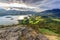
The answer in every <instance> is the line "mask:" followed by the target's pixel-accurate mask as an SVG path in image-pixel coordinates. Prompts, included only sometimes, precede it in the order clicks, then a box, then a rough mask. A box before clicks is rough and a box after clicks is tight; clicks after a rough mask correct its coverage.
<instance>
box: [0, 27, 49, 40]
mask: <svg viewBox="0 0 60 40" xmlns="http://www.w3.org/2000/svg"><path fill="white" fill-rule="evenodd" d="M0 40H48V39H47V38H46V37H45V36H44V35H42V34H39V33H37V32H35V33H34V32H33V29H32V28H29V29H28V28H27V27H10V28H4V29H0Z"/></svg>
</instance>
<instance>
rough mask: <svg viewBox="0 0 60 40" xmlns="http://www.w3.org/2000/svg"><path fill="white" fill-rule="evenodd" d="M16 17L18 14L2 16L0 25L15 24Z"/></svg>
mask: <svg viewBox="0 0 60 40" xmlns="http://www.w3.org/2000/svg"><path fill="white" fill-rule="evenodd" d="M17 17H18V16H3V17H0V25H12V24H17V23H18V21H17Z"/></svg>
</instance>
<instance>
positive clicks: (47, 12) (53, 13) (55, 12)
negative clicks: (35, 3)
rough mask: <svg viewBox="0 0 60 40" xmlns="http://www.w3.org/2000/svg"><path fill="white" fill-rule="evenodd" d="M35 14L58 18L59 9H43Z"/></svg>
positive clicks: (59, 14) (59, 15)
mask: <svg viewBox="0 0 60 40" xmlns="http://www.w3.org/2000/svg"><path fill="white" fill-rule="evenodd" d="M37 15H40V16H50V17H56V18H60V9H52V10H45V11H42V12H39V14H37Z"/></svg>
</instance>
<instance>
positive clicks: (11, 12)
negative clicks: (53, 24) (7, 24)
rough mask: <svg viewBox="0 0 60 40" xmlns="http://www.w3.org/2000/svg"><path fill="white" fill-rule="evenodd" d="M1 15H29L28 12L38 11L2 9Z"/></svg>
mask: <svg viewBox="0 0 60 40" xmlns="http://www.w3.org/2000/svg"><path fill="white" fill-rule="evenodd" d="M0 10H1V11H0V16H5V15H27V14H32V15H34V14H36V13H37V12H34V11H20V10H4V9H3V10H2V9H0Z"/></svg>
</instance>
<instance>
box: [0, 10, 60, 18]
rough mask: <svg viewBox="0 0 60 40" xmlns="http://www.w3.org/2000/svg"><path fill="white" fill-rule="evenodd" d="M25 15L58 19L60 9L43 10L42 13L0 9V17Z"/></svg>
mask: <svg viewBox="0 0 60 40" xmlns="http://www.w3.org/2000/svg"><path fill="white" fill-rule="evenodd" d="M27 14H32V15H39V16H43V17H55V18H60V9H52V10H45V11H42V12H34V11H20V10H4V9H0V16H4V15H27Z"/></svg>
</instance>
